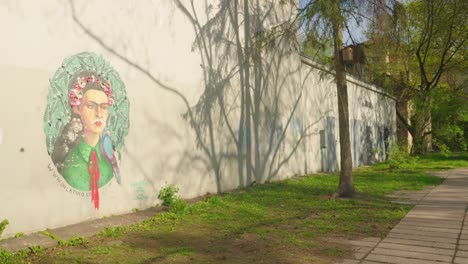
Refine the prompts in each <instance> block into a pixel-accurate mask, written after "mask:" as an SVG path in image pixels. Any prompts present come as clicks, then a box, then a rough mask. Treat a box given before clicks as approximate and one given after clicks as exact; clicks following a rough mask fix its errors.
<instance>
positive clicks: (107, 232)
mask: <svg viewBox="0 0 468 264" xmlns="http://www.w3.org/2000/svg"><path fill="white" fill-rule="evenodd" d="M126 231H127V227H126V226H116V227H112V226H108V227H106V228H105V229H104V230H102V231H101V235H103V236H106V237H120V236H122V235H123V234H125V232H126Z"/></svg>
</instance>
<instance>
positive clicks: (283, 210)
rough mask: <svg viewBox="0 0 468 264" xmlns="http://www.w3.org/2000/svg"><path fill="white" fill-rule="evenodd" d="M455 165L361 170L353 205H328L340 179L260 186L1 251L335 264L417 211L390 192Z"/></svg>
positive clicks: (41, 257) (94, 259)
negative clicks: (50, 244) (52, 244)
mask: <svg viewBox="0 0 468 264" xmlns="http://www.w3.org/2000/svg"><path fill="white" fill-rule="evenodd" d="M456 167H468V153H455V154H452V156H450V157H443V156H441V155H437V154H432V155H428V156H424V157H418V158H411V159H410V160H409V161H408V162H405V164H403V165H402V166H401V167H400V168H399V169H395V168H393V167H392V168H391V166H389V164H387V163H382V164H378V165H374V166H371V167H366V168H360V169H357V170H355V171H354V173H353V175H354V183H355V188H356V191H357V195H356V197H355V198H353V199H336V200H331V199H329V196H330V194H332V193H333V192H334V191H335V190H336V187H337V185H338V176H337V175H334V174H321V175H312V176H305V177H296V178H293V179H289V180H285V181H281V182H275V183H269V184H263V185H255V186H254V187H250V188H247V189H241V190H238V191H235V192H233V193H229V194H225V195H221V196H212V197H209V198H207V199H205V200H204V201H202V202H198V203H196V204H193V205H188V204H186V203H183V202H180V203H175V204H174V206H173V207H172V208H170V210H169V211H168V212H166V213H160V214H158V215H156V216H154V217H151V218H149V219H147V220H145V221H144V222H142V223H139V224H135V225H131V226H120V227H109V228H107V229H105V230H104V231H103V232H101V234H99V235H97V236H94V237H92V238H90V239H89V240H83V239H78V238H77V239H75V240H76V241H75V240H74V242H76V243H68V244H67V245H65V246H61V247H56V248H53V249H48V250H45V251H42V250H37V252H36V254H31V253H30V254H29V255H28V256H26V257H21V256H17V255H14V254H13V255H11V254H10V255H8V254H9V253H8V252H7V253H5V252H3V253H2V251H0V262H2V261H1V260H3V259H7V260H9V259H13V260H15V261H16V260H18V259H20V260H24V261H26V262H28V261H31V262H33V263H35V262H39V263H52V262H53V263H220V262H225V263H257V262H262V261H263V262H264V263H276V262H286V263H295V262H296V261H298V260H310V261H311V262H313V263H332V262H333V260H335V259H338V258H343V257H346V256H349V255H350V254H351V252H350V249H349V248H348V247H346V246H343V244H341V243H339V242H340V241H342V240H346V239H357V238H361V237H368V236H374V237H375V236H377V237H384V236H385V235H386V234H387V233H388V231H389V230H391V228H393V227H394V226H395V225H396V224H397V223H398V222H399V221H400V220H401V219H402V218H403V217H404V216H405V215H406V213H407V212H408V211H409V210H410V209H411V208H412V206H411V205H401V204H393V203H391V202H390V201H389V199H388V198H387V197H386V196H385V194H388V193H391V192H393V191H396V190H419V189H421V188H422V187H424V186H427V185H437V184H440V183H441V181H442V180H441V179H440V178H438V177H434V176H429V175H428V174H427V173H426V171H428V170H443V169H451V168H456ZM2 254H3V255H2ZM2 257H3V259H2ZM2 263H3V262H2Z"/></svg>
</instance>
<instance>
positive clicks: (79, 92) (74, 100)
mask: <svg viewBox="0 0 468 264" xmlns="http://www.w3.org/2000/svg"><path fill="white" fill-rule="evenodd" d="M88 83H97V84H99V85H100V86H101V88H102V89H103V91H104V93H105V94H106V95H107V97H108V98H109V99H108V104H109V105H113V104H114V98H113V96H112V90H111V88H110V85H109V84H108V83H107V82H105V81H104V80H101V79H98V78H96V77H95V76H94V75H91V76H87V77H77V78H76V83H75V85H74V86H73V87H75V88H73V89H71V90H70V91H69V92H68V98H69V99H70V106H72V107H73V106H79V105H80V104H81V98H83V89H84V88H85V86H86V85H87V84H88Z"/></svg>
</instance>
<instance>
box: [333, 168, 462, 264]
mask: <svg viewBox="0 0 468 264" xmlns="http://www.w3.org/2000/svg"><path fill="white" fill-rule="evenodd" d="M439 176H441V177H445V178H446V179H445V181H444V182H443V183H442V184H441V185H439V186H437V187H436V188H433V189H432V190H430V191H426V192H425V195H423V197H421V199H418V201H417V205H416V206H415V207H414V208H413V209H412V210H411V211H410V212H409V213H408V214H407V215H406V217H405V218H403V220H401V222H400V223H399V224H398V225H397V226H395V228H393V229H392V230H391V231H390V233H389V234H388V236H387V237H386V238H384V239H382V240H381V241H380V239H376V238H368V239H365V240H363V241H354V242H353V243H352V244H354V246H356V253H355V258H354V259H347V260H344V261H343V262H341V263H343V264H382V263H395V264H445V263H459V264H463V263H467V264H468V217H467V215H468V214H467V207H468V168H464V169H456V170H451V171H447V172H445V173H442V174H440V175H439ZM423 193H424V192H423ZM418 195H419V196H421V193H419V194H416V196H418Z"/></svg>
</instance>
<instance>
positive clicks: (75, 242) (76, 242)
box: [64, 235, 89, 247]
mask: <svg viewBox="0 0 468 264" xmlns="http://www.w3.org/2000/svg"><path fill="white" fill-rule="evenodd" d="M87 243H89V239H88V238H85V237H82V236H78V235H74V236H72V238H70V239H69V240H68V241H66V242H65V244H64V245H65V246H72V247H74V246H81V245H84V244H87Z"/></svg>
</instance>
